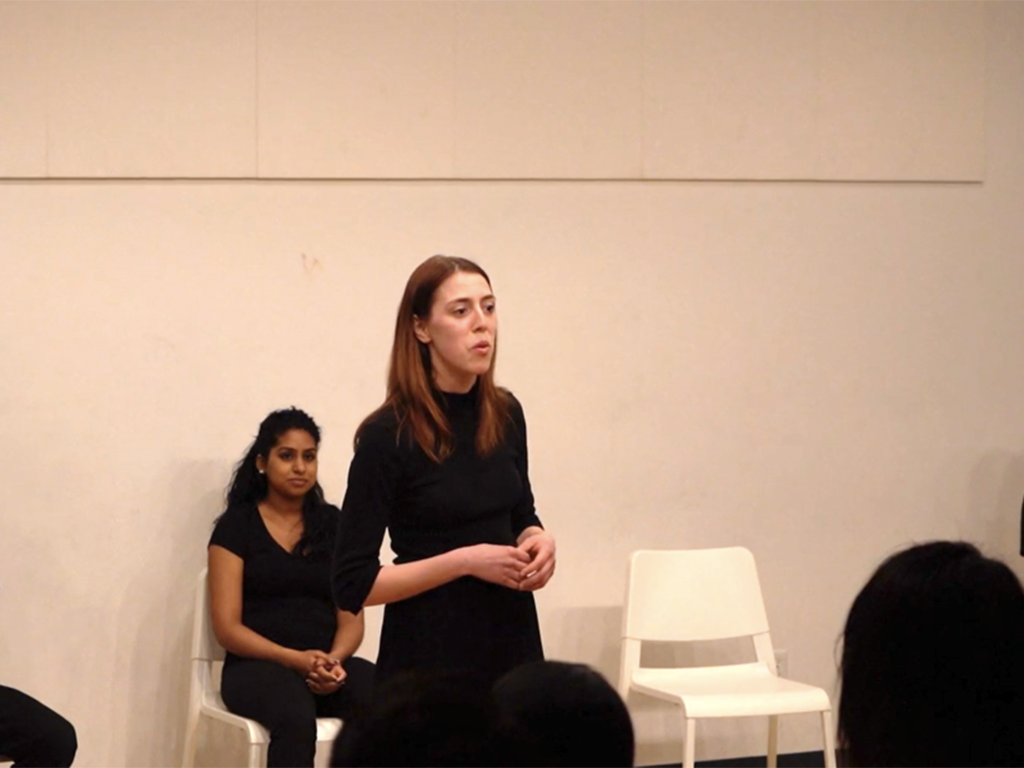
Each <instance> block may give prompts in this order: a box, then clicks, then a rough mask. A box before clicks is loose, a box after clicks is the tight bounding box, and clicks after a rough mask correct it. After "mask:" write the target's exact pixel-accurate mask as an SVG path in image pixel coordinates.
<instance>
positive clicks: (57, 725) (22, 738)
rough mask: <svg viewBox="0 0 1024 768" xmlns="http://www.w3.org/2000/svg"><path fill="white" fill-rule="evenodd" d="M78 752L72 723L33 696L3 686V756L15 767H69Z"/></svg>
mask: <svg viewBox="0 0 1024 768" xmlns="http://www.w3.org/2000/svg"><path fill="white" fill-rule="evenodd" d="M77 750H78V738H77V737H76V736H75V727H74V726H73V725H71V723H69V722H68V721H67V720H65V719H64V718H63V717H61V716H60V715H58V714H57V713H56V712H54V711H53V710H52V709H50V708H49V707H47V706H46V705H45V704H41V703H39V702H38V701H36V700H35V699H33V698H32V697H31V696H29V695H27V694H24V693H22V692H21V691H19V690H16V689H14V688H8V687H7V686H5V685H0V755H3V756H4V757H7V758H10V759H11V760H13V761H14V766H15V768H30V767H32V768H41V767H42V766H59V767H60V768H66V766H69V765H71V761H73V760H74V759H75V752H76V751H77Z"/></svg>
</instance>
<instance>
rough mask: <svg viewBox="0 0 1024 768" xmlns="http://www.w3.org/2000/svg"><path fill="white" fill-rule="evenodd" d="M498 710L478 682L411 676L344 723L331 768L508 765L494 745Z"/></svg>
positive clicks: (388, 686)
mask: <svg viewBox="0 0 1024 768" xmlns="http://www.w3.org/2000/svg"><path fill="white" fill-rule="evenodd" d="M494 722H495V716H494V706H493V702H492V700H491V697H490V692H489V691H488V690H487V686H486V685H484V684H481V682H480V681H479V680H477V679H476V678H475V677H470V676H465V675H457V674H441V673H430V672H406V673H402V674H398V675H395V676H394V677H392V678H389V679H388V680H387V682H385V683H384V684H383V685H381V686H380V688H378V689H377V690H376V691H374V693H373V698H372V700H371V702H370V704H369V706H368V707H367V708H366V709H365V710H364V711H363V712H362V713H360V714H359V715H357V716H356V717H355V718H353V719H352V720H351V721H349V722H346V723H345V727H344V728H343V729H342V731H341V734H340V735H339V736H338V738H337V740H335V742H334V747H333V750H332V752H331V765H332V766H368V767H371V768H372V767H374V766H429V765H439V766H488V765H497V764H499V763H500V764H502V765H507V764H509V763H501V762H500V761H501V760H503V756H502V750H501V749H500V747H499V745H498V744H497V743H496V742H495V741H494V740H493V735H494V728H493V726H494Z"/></svg>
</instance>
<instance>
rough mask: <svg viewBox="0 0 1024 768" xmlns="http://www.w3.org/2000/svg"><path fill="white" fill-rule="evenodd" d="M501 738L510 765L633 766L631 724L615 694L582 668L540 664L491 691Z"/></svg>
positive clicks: (513, 674) (524, 668) (500, 682)
mask: <svg viewBox="0 0 1024 768" xmlns="http://www.w3.org/2000/svg"><path fill="white" fill-rule="evenodd" d="M494 699H495V704H496V706H497V710H498V718H499V725H498V729H499V739H498V741H499V742H500V743H503V744H504V745H505V748H506V754H508V756H509V759H510V760H511V761H512V763H511V764H513V765H521V766H631V765H632V764H633V749H634V741H633V723H632V721H631V720H630V717H629V711H628V710H627V709H626V705H625V704H624V703H623V701H622V699H621V698H620V697H619V694H618V693H617V692H616V691H615V689H614V688H612V686H611V685H609V683H608V681H607V680H605V679H604V678H603V677H602V676H601V675H600V674H598V673H597V672H596V671H594V670H593V669H591V668H590V667H588V666H587V665H585V664H569V663H566V662H559V661H539V662H533V663H530V664H524V665H523V666H521V667H517V668H516V669H514V670H512V671H511V672H509V673H507V674H506V675H505V676H504V677H502V678H501V679H500V680H498V682H497V683H496V684H495V686H494Z"/></svg>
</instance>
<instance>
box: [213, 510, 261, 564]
mask: <svg viewBox="0 0 1024 768" xmlns="http://www.w3.org/2000/svg"><path fill="white" fill-rule="evenodd" d="M250 511H251V510H247V509H245V508H243V507H231V508H230V509H228V511H227V512H225V513H224V514H223V515H221V516H220V519H219V520H217V524H216V525H215V526H214V529H213V534H212V535H211V536H210V543H209V545H207V546H213V545H214V544H216V545H217V546H218V547H224V549H226V550H228V551H229V552H234V553H235V554H236V555H238V556H239V557H240V558H242V559H243V560H245V558H246V556H247V555H248V554H249V547H248V542H249V519H248V518H249V513H250Z"/></svg>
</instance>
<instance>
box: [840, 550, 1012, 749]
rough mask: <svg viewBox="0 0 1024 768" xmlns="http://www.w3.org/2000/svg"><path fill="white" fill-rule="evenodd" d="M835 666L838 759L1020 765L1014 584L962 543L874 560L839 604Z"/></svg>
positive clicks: (1000, 568)
mask: <svg viewBox="0 0 1024 768" xmlns="http://www.w3.org/2000/svg"><path fill="white" fill-rule="evenodd" d="M840 675H841V695H840V700H839V743H840V744H839V745H840V748H841V749H843V750H845V752H846V756H847V758H848V763H847V764H849V765H853V766H897V765H899V766H910V765H914V766H954V765H959V766H963V765H972V766H983V765H1024V590H1022V589H1021V585H1020V582H1019V581H1018V580H1017V577H1016V576H1015V575H1014V573H1013V571H1011V570H1010V569H1009V568H1008V567H1007V566H1006V565H1005V564H1003V563H1001V562H999V561H997V560H992V559H990V558H987V557H984V556H983V555H982V554H981V553H980V552H979V551H978V550H977V548H976V547H974V546H973V545H971V544H968V543H966V542H962V541H960V542H954V541H935V542H931V543H928V544H920V545H917V546H913V547H910V548H909V549H906V550H904V551H902V552H898V553H897V554H895V555H893V556H892V557H890V558H889V559H887V560H886V561H885V562H884V563H882V565H881V566H879V568H878V570H877V571H875V573H874V575H873V576H872V577H871V578H870V579H869V580H868V583H867V584H866V585H865V586H864V588H863V589H862V590H861V592H860V594H859V595H857V598H856V600H854V602H853V607H852V608H851V609H850V615H849V617H848V618H847V620H846V628H845V630H844V632H843V655H842V662H841V668H840Z"/></svg>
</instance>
